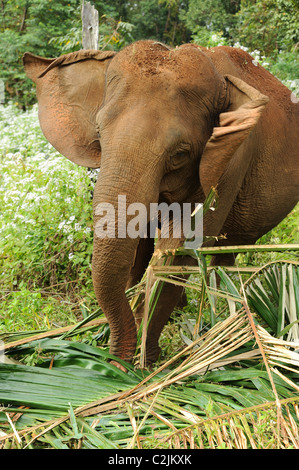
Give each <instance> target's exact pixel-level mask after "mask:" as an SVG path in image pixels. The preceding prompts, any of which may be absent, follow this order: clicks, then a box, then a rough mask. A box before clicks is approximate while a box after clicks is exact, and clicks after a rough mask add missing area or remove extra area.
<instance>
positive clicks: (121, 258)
mask: <svg viewBox="0 0 299 470" xmlns="http://www.w3.org/2000/svg"><path fill="white" fill-rule="evenodd" d="M133 161H134V159H133V157H132V155H131V156H130V157H127V158H126V157H125V156H124V154H123V153H122V155H121V156H120V155H119V153H118V154H117V155H116V156H115V157H113V156H112V155H111V154H109V155H103V158H102V166H101V170H100V174H99V177H98V180H97V183H96V186H95V191H94V251H93V261H92V277H93V284H94V289H95V294H96V297H97V300H98V302H99V305H100V306H101V308H102V309H103V312H104V314H105V316H106V318H107V320H108V322H109V325H110V352H111V354H113V355H115V356H117V357H119V358H121V359H123V360H125V361H127V362H131V361H132V359H133V356H134V353H135V349H136V338H137V331H136V325H135V320H134V317H133V313H132V311H131V308H130V305H129V303H128V300H127V298H126V295H125V289H126V285H127V281H128V278H129V274H130V269H131V266H132V264H133V261H134V257H135V253H136V250H137V246H138V243H139V241H140V239H139V238H138V237H137V238H136V237H135V238H134V236H133V237H132V236H130V234H128V232H129V227H128V223H129V222H130V220H132V216H133V215H134V214H133V212H130V209H129V207H130V205H131V204H133V203H136V202H137V203H139V204H140V205H138V207H141V205H142V207H143V208H144V209H145V210H146V212H145V213H146V214H149V204H150V202H157V201H158V194H159V183H158V182H157V183H156V184H155V183H154V177H153V168H152V169H151V168H150V165H148V159H146V158H144V161H145V162H146V163H147V164H146V165H144V166H145V167H147V168H141V167H140V166H139V168H136V164H134V166H133ZM135 162H136V159H135ZM155 179H156V181H157V180H158V179H159V178H157V176H155ZM159 182H160V180H159ZM133 207H136V206H133ZM131 208H132V206H131ZM147 220H148V219H146V220H145V221H144V222H145V225H146V223H147ZM131 235H132V233H131Z"/></svg>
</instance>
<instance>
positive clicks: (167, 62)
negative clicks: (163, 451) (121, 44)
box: [109, 41, 215, 83]
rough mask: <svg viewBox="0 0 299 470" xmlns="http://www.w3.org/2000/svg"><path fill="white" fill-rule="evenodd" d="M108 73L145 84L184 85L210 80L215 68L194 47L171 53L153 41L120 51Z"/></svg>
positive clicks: (178, 49)
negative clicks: (140, 79)
mask: <svg viewBox="0 0 299 470" xmlns="http://www.w3.org/2000/svg"><path fill="white" fill-rule="evenodd" d="M109 69H110V73H111V74H115V75H120V76H125V77H127V78H128V77H134V78H135V79H136V78H137V79H139V78H141V77H142V79H143V80H147V79H148V80H147V81H152V80H154V81H158V80H159V79H161V80H162V81H163V80H165V79H172V80H175V81H176V82H181V83H184V82H186V80H187V81H188V82H190V81H195V82H197V83H198V78H199V74H200V75H202V77H201V81H205V80H207V81H208V80H210V76H211V74H214V73H215V69H214V66H213V64H212V62H211V61H210V60H209V58H208V57H206V56H205V54H203V53H202V52H201V51H200V49H198V48H195V47H192V48H191V47H190V48H186V47H185V48H176V49H170V48H168V47H167V46H165V45H164V44H161V43H158V42H154V41H138V42H136V43H133V44H132V45H130V46H128V47H127V48H125V49H123V50H122V51H120V52H119V53H118V54H117V55H116V56H115V57H114V58H113V60H112V62H111V65H110V67H109Z"/></svg>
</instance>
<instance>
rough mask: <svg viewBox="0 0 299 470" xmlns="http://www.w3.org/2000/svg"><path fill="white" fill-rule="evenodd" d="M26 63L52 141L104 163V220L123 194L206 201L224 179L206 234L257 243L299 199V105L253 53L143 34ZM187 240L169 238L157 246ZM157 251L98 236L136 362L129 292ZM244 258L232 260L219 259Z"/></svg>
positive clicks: (161, 309) (102, 264)
mask: <svg viewBox="0 0 299 470" xmlns="http://www.w3.org/2000/svg"><path fill="white" fill-rule="evenodd" d="M24 64H25V69H26V72H27V75H28V76H29V77H30V78H31V79H32V80H33V81H34V82H35V83H36V85H37V96H38V102H39V117H40V123H41V127H42V130H43V132H44V134H45V136H46V137H47V139H48V140H49V141H50V142H51V143H52V145H54V147H56V148H57V150H58V151H59V152H61V153H62V154H63V155H65V156H66V157H68V158H69V159H71V160H73V161H74V162H76V163H78V164H79V165H83V166H87V167H93V168H97V167H100V166H101V170H100V173H99V177H98V181H97V183H96V187H95V191H94V209H95V215H94V222H95V224H97V221H98V220H99V218H100V216H99V215H97V213H96V212H97V211H96V208H97V207H98V204H100V203H102V202H109V203H111V204H113V206H114V207H115V208H116V214H117V198H118V195H125V196H126V199H127V204H128V205H129V204H130V203H132V202H141V203H143V204H145V206H146V207H147V208H149V204H150V203H152V202H158V201H159V202H161V201H165V202H167V203H171V202H174V201H177V202H179V203H181V204H182V203H183V202H203V201H204V199H205V197H206V195H207V194H208V192H209V190H210V188H211V187H216V186H217V191H218V196H219V201H218V208H217V210H216V211H214V212H212V211H209V212H208V214H207V215H206V216H205V218H204V235H210V236H217V235H219V234H226V235H227V239H226V240H222V241H221V242H219V243H218V244H228V245H234V244H251V243H254V242H255V241H256V240H257V239H258V238H259V237H261V236H262V235H263V234H264V233H266V232H267V231H269V230H270V229H272V228H273V227H274V226H275V225H277V224H278V223H279V222H280V221H281V220H282V219H283V218H284V217H285V216H286V215H287V214H288V212H290V210H291V209H292V208H293V207H294V205H295V204H296V202H297V201H298V192H299V189H298V180H299V175H298V144H297V132H298V130H297V128H296V124H297V123H298V104H296V103H295V102H294V100H293V101H292V99H291V93H290V91H289V90H288V89H286V88H285V87H284V86H283V85H282V84H281V83H280V82H279V81H278V80H277V79H276V78H274V77H273V76H272V75H271V74H270V73H269V72H267V71H266V70H264V69H263V68H262V67H261V66H260V65H258V66H255V65H254V64H253V62H252V58H251V57H250V56H249V55H248V54H247V53H245V52H244V51H242V50H238V49H234V48H229V47H216V48H213V49H209V50H208V49H204V48H200V47H195V46H191V45H185V46H181V47H179V48H176V49H174V50H170V49H168V48H167V47H166V46H164V45H162V44H160V43H155V42H153V41H140V42H137V43H134V44H132V45H130V46H129V47H127V48H125V49H124V50H122V51H121V52H119V53H117V54H114V53H111V52H100V51H79V52H76V53H71V54H68V55H66V56H62V57H60V58H58V59H56V60H55V59H43V58H40V57H37V56H33V55H32V54H25V56H24ZM181 242H182V240H181V241H179V240H178V239H174V238H172V239H170V240H162V239H160V240H159V241H158V242H157V246H156V248H158V249H165V248H174V247H177V246H178V245H179V244H180V243H181ZM153 249H154V245H153V240H152V239H151V238H147V239H144V238H143V239H138V238H137V239H131V238H128V237H126V238H115V239H109V238H105V239H101V238H99V237H97V236H96V234H95V236H94V253H93V263H92V270H93V273H92V276H93V283H94V289H95V293H96V296H97V299H98V302H99V304H100V306H101V307H102V309H103V311H104V313H105V315H106V317H107V319H108V321H109V325H110V328H111V347H110V351H111V353H112V354H115V355H116V356H118V357H119V358H121V359H124V360H126V361H132V359H133V355H134V353H135V347H136V322H137V323H139V322H140V318H139V316H140V315H141V314H142V312H141V311H140V310H141V309H139V312H138V318H137V320H136V321H135V319H134V316H133V314H132V311H131V308H130V306H129V303H128V301H127V299H126V296H125V290H126V288H127V287H129V286H130V285H134V284H135V283H136V282H137V281H138V280H139V279H140V278H141V276H142V275H143V273H144V271H145V269H146V267H147V265H148V262H149V259H150V257H151V255H152V253H153ZM180 261H181V262H182V263H184V264H186V263H189V262H190V263H191V261H190V259H184V260H180ZM175 262H177V261H176V260H175ZM232 263H233V258H232V257H231V256H226V257H222V258H221V257H219V256H218V257H216V258H215V259H214V264H222V265H223V264H224V265H225V264H226V265H227V264H232ZM180 296H181V289H180V288H177V287H174V286H171V285H170V284H167V285H165V287H164V293H163V295H162V296H161V298H160V302H159V304H158V306H157V308H156V311H155V315H154V318H153V320H152V322H151V324H150V326H149V329H148V339H147V348H146V353H147V361H148V362H152V361H155V360H156V359H157V357H158V354H159V347H158V339H159V336H160V333H161V331H162V328H163V326H164V324H165V323H166V321H167V319H168V317H169V315H170V313H171V311H172V310H173V308H174V306H175V305H176V304H177V303H178V302H179V300H180Z"/></svg>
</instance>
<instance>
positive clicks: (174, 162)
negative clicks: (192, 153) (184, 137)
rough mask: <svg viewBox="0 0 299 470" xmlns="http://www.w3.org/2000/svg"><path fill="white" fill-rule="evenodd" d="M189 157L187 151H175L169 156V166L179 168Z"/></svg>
mask: <svg viewBox="0 0 299 470" xmlns="http://www.w3.org/2000/svg"><path fill="white" fill-rule="evenodd" d="M188 159H189V152H187V151H182V152H177V153H175V154H174V155H173V156H172V158H171V167H172V168H173V169H177V168H180V167H181V166H183V165H185V164H186V163H187V161H188Z"/></svg>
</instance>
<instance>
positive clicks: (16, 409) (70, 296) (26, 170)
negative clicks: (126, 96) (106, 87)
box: [0, 0, 299, 449]
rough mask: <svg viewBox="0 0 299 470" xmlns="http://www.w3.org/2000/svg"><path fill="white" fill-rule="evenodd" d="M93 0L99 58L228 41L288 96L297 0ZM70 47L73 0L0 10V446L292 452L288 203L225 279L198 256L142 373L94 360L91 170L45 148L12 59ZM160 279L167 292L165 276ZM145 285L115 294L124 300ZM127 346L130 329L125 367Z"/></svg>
mask: <svg viewBox="0 0 299 470" xmlns="http://www.w3.org/2000/svg"><path fill="white" fill-rule="evenodd" d="M93 3H94V5H95V6H96V8H97V9H98V11H99V16H100V38H99V48H103V49H111V48H113V49H116V50H118V49H120V48H122V47H123V46H125V45H126V44H128V43H130V42H131V41H133V40H138V39H142V38H155V39H157V40H160V41H164V42H166V43H168V44H170V45H173V46H175V45H178V44H181V43H183V42H186V41H194V42H196V43H198V44H203V45H206V46H214V45H217V44H228V45H239V46H241V47H244V48H247V49H248V50H249V51H250V52H251V53H252V54H253V56H254V58H255V60H258V61H260V62H262V64H263V65H264V66H266V67H268V68H269V69H270V70H271V72H272V73H274V74H275V75H277V76H278V77H279V78H280V79H281V80H283V81H284V82H285V84H286V85H287V86H289V88H290V89H291V90H292V91H293V92H295V93H296V92H297V91H298V88H299V84H298V81H297V78H298V76H297V75H296V60H297V54H298V36H297V34H298V29H299V28H298V7H299V2H298V0H251V1H248V0H185V1H179V0H135V1H130V0H128V1H125V0H115V1H113V2H112V1H111V2H109V1H94V2H93ZM80 47H81V19H80V2H79V1H76V0H69V1H64V0H60V1H53V0H39V1H26V0H14V1H13V0H7V1H2V2H0V67H1V69H0V79H1V80H3V83H4V85H5V97H4V98H5V99H4V103H3V105H0V207H1V220H0V285H1V290H0V382H1V387H0V448H2V446H3V445H4V446H6V447H18V448H23V447H26V446H28V447H29V448H30V447H31V448H32V447H33V448H36V447H40V448H45V447H51V448H80V447H82V448H109V449H120V448H136V447H138V448H154V447H158V448H169V447H170V448H186V447H187V448H190V447H205V448H209V447H212V448H213V447H216V448H265V447H269V448H294V447H298V440H299V433H298V422H299V403H298V389H299V388H298V387H299V381H298V370H299V360H298V345H297V343H298V341H299V267H298V258H296V256H297V254H298V247H299V245H298V244H299V232H298V225H299V206H297V208H295V209H294V210H293V211H292V213H291V214H290V215H289V216H288V217H287V218H286V219H285V220H283V221H282V222H281V223H280V224H279V226H278V227H276V228H275V229H274V230H272V231H271V232H270V233H268V234H266V235H265V236H264V237H262V239H260V240H259V242H258V244H259V249H258V248H256V247H255V248H254V249H252V250H249V251H248V252H247V253H242V254H240V255H239V257H238V262H237V268H236V269H235V271H227V272H226V271H225V270H221V269H218V270H217V274H218V276H219V278H220V279H221V283H220V288H219V287H218V289H217V284H216V271H212V272H209V276H207V275H206V274H207V266H206V262H205V259H204V258H203V257H199V268H198V273H197V274H196V276H195V275H193V276H192V277H191V278H190V280H189V281H188V289H187V290H186V292H187V298H188V306H187V307H186V308H184V310H177V311H176V312H175V314H174V315H173V317H172V319H171V322H170V324H169V325H168V326H166V328H165V329H164V332H163V335H162V338H161V346H162V349H163V353H162V355H161V357H160V359H159V362H158V364H157V365H156V367H157V370H156V373H155V374H156V375H155V374H154V376H153V377H152V376H151V375H150V374H149V373H148V372H147V371H141V370H134V369H133V368H130V370H129V373H128V374H124V373H123V372H122V371H120V370H118V369H116V368H115V367H113V366H111V365H110V364H109V363H108V362H107V357H108V352H107V344H108V340H109V328H108V326H107V323H106V321H105V319H104V317H103V315H101V312H100V311H99V309H98V305H97V302H96V300H95V296H94V292H93V288H92V283H91V266H90V264H91V263H90V261H91V255H92V205H91V200H92V190H93V185H94V179H95V176H96V172H90V171H87V169H84V168H80V167H78V166H76V165H75V164H73V163H71V162H70V161H68V160H67V159H65V158H63V157H61V155H59V154H58V152H56V151H55V149H53V147H52V146H51V145H50V144H49V143H48V142H47V141H46V140H45V138H44V136H43V135H42V132H41V130H40V127H39V123H38V117H37V106H36V104H35V100H36V98H35V91H34V89H33V87H32V83H31V82H30V81H29V80H27V79H26V77H25V75H24V71H23V67H22V63H21V57H22V55H23V53H24V52H25V51H31V52H33V53H35V54H38V55H43V56H48V57H54V56H58V55H61V54H63V53H67V52H70V51H74V50H78V49H80ZM0 85H1V82H0ZM292 99H295V100H297V98H296V96H295V94H294V95H292ZM0 100H1V88H0ZM264 244H271V245H272V247H273V246H274V247H275V245H279V244H292V248H291V249H290V247H287V249H286V247H282V246H281V248H279V247H278V248H277V250H275V248H274V249H272V251H269V252H265V251H263V250H264V249H265V248H264ZM279 250H280V251H279ZM296 250H297V251H296ZM237 269H240V271H239V272H238V270H237ZM163 275H164V276H165V275H167V276H169V278H170V279H173V282H180V280H179V279H178V278H177V276H173V277H172V278H171V275H172V273H171V268H170V271H169V272H168V273H165V272H164V274H163ZM157 285H158V284H157ZM145 287H146V284H145V280H144V282H143V284H141V286H139V287H137V288H136V289H135V290H134V289H133V291H132V292H128V293H127V294H128V298H129V299H130V302H131V304H132V305H133V304H134V300H135V296H138V292H139V291H138V288H141V289H145ZM150 301H151V298H150ZM244 306H245V307H244ZM249 307H250V310H251V311H252V312H253V315H254V322H251V319H252V318H251V314H250V312H249V313H248V308H249ZM244 309H245V310H244ZM246 309H247V310H246ZM236 312H237V313H236ZM233 314H236V315H233ZM250 322H251V323H250ZM203 338H204V340H203ZM4 343H5V347H6V348H7V352H8V353H9V354H7V355H8V356H9V359H8V360H9V361H13V362H12V363H8V364H6V363H5V361H4V360H2V359H3V357H4V356H2V355H1V354H2V351H1V347H2V345H3V344H4ZM191 343H192V346H193V349H192V351H193V352H192V354H190V350H189V349H184V348H185V347H186V345H187V346H189V345H190V344H191ZM210 346H211V347H210ZM189 347H190V346H189ZM140 348H141V351H142V337H141V335H140V338H139V346H138V350H137V355H136V358H137V364H138V360H139V357H140ZM296 348H297V349H296ZM261 353H263V354H264V356H261ZM167 361H170V362H167ZM215 361H216V364H215ZM217 361H222V362H217ZM217 364H218V367H219V366H220V365H221V368H220V369H219V370H217V369H216V370H213V368H214V367H215V366H216V365H217ZM74 368H75V369H74ZM12 372H13V373H12ZM142 379H144V383H143V382H142V385H140V381H141V380H142ZM133 387H136V389H134V390H132V388H133ZM122 394H124V395H123V397H122V399H121V395H122ZM118 398H120V399H119V400H118ZM278 402H279V403H280V407H277V403H278ZM82 406H83V407H84V410H82V408H81V407H82ZM20 407H21V408H20ZM99 413H101V415H99ZM99 416H100V418H99ZM12 421H13V423H14V424H13V426H14V427H12ZM13 429H14V432H12V431H13ZM40 431H41V433H40ZM39 433H40V434H39Z"/></svg>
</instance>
